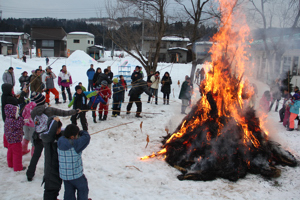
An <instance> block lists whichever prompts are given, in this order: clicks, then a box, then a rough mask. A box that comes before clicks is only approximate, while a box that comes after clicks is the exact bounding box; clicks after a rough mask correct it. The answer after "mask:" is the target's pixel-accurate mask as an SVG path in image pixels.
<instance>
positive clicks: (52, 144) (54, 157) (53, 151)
mask: <svg viewBox="0 0 300 200" xmlns="http://www.w3.org/2000/svg"><path fill="white" fill-rule="evenodd" d="M53 118H54V116H51V117H50V118H49V119H48V122H47V125H48V131H47V132H44V133H42V134H41V139H42V141H43V144H44V154H45V166H44V180H43V181H44V182H46V183H45V189H46V188H47V189H49V190H51V189H53V190H57V189H60V187H61V183H62V180H61V178H60V177H59V162H58V153H57V141H58V139H59V138H60V137H61V136H62V134H61V133H60V134H58V135H57V134H56V132H57V128H58V122H57V121H55V120H53Z"/></svg>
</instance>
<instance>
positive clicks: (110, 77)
mask: <svg viewBox="0 0 300 200" xmlns="http://www.w3.org/2000/svg"><path fill="white" fill-rule="evenodd" d="M107 76H108V78H109V79H110V80H111V81H112V79H113V77H114V73H112V71H110V72H108V74H107Z"/></svg>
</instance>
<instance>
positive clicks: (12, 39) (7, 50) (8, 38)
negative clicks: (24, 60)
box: [0, 32, 31, 57]
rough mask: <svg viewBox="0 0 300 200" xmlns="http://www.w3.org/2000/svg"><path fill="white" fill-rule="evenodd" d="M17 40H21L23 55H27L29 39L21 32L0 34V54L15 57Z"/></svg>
mask: <svg viewBox="0 0 300 200" xmlns="http://www.w3.org/2000/svg"><path fill="white" fill-rule="evenodd" d="M19 39H21V40H22V46H23V54H26V55H29V53H30V40H31V38H30V35H29V34H28V33H23V32H0V41H1V42H0V43H1V52H0V53H1V54H3V55H16V54H17V47H18V42H19ZM20 57H22V55H20Z"/></svg>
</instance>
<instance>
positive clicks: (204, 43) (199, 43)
mask: <svg viewBox="0 0 300 200" xmlns="http://www.w3.org/2000/svg"><path fill="white" fill-rule="evenodd" d="M192 44H193V43H188V45H187V46H190V45H192ZM195 44H196V45H212V44H213V42H210V41H201V42H195Z"/></svg>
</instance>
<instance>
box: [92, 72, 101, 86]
mask: <svg viewBox="0 0 300 200" xmlns="http://www.w3.org/2000/svg"><path fill="white" fill-rule="evenodd" d="M100 74H102V73H98V72H96V73H95V74H94V77H93V83H95V84H96V82H97V80H98V76H99V75H100Z"/></svg>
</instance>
